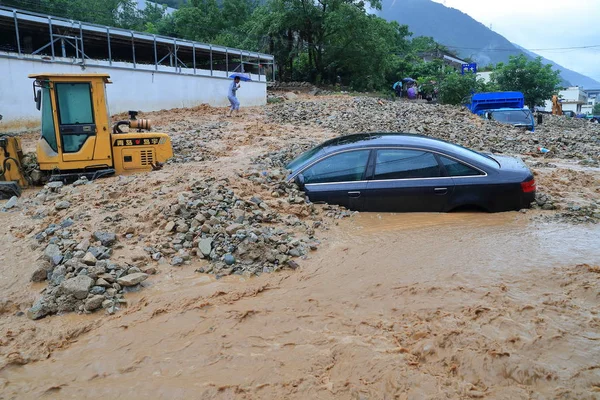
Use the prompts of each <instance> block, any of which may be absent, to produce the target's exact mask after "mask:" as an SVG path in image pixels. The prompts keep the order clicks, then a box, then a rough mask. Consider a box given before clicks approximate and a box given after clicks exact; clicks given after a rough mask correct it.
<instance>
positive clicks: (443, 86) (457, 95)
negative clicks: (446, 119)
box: [438, 71, 484, 105]
mask: <svg viewBox="0 0 600 400" xmlns="http://www.w3.org/2000/svg"><path fill="white" fill-rule="evenodd" d="M482 89H484V83H483V81H482V80H478V79H477V76H476V75H475V74H473V73H466V74H464V75H462V74H460V73H459V72H456V71H453V72H450V73H447V74H446V75H445V76H444V77H443V79H442V80H441V81H440V82H439V94H438V99H439V101H440V102H441V103H443V104H454V105H459V104H465V103H468V102H469V98H470V97H471V95H472V94H473V93H476V92H481V91H483V90H482Z"/></svg>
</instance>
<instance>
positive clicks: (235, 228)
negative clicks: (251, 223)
mask: <svg viewBox="0 0 600 400" xmlns="http://www.w3.org/2000/svg"><path fill="white" fill-rule="evenodd" d="M243 227H244V225H242V224H231V225H229V226H227V228H225V232H227V234H228V235H229V236H233V235H234V234H235V233H236V232H237V231H239V230H240V229H242V228H243Z"/></svg>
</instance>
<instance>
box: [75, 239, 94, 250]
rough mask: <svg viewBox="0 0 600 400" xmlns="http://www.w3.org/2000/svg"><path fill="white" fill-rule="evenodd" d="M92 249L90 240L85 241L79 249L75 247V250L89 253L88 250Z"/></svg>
mask: <svg viewBox="0 0 600 400" xmlns="http://www.w3.org/2000/svg"><path fill="white" fill-rule="evenodd" d="M89 248H90V240H89V239H83V240H82V241H81V242H80V243H79V244H78V245H77V247H75V250H80V251H88V249H89Z"/></svg>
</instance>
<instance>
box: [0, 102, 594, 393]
mask: <svg viewBox="0 0 600 400" xmlns="http://www.w3.org/2000/svg"><path fill="white" fill-rule="evenodd" d="M357 101H358V103H359V104H360V102H363V103H365V104H367V106H365V108H364V109H363V108H360V107H362V106H357V105H356V104H357ZM374 102H375V103H374ZM328 104H329V107H327V105H328ZM344 104H345V105H344ZM344 107H346V110H347V111H345V114H341V112H342V111H343V110H344ZM428 107H430V108H428ZM377 108H381V109H382V110H384V111H385V112H383V111H380V110H378V109H377ZM315 109H316V110H317V111H316V112H315V111H307V110H315ZM417 109H423V110H425V111H424V113H425V114H422V115H419V114H417V111H416V110H417ZM290 110H291V111H290ZM332 110H333V111H335V115H336V117H335V118H328V117H330V116H331V114H332ZM353 110H354V111H353ZM440 110H443V113H442V112H441V111H440ZM314 113H316V114H314ZM390 113H391V116H390ZM224 114H225V110H223V109H212V108H209V107H198V108H195V109H185V110H170V111H163V112H156V113H148V114H147V115H145V116H144V117H149V118H151V119H152V120H153V124H154V126H155V127H157V130H158V129H160V130H162V131H165V132H168V133H169V134H170V135H171V136H172V138H173V141H174V147H175V150H176V157H175V159H174V160H173V162H172V163H169V164H168V165H166V166H165V167H164V169H163V170H161V171H158V172H153V173H150V174H145V175H133V176H128V177H114V178H107V179H103V180H100V181H96V182H93V183H91V184H87V185H82V186H76V187H72V186H68V187H64V188H61V189H60V190H59V191H57V192H51V193H49V192H48V191H47V190H42V191H40V190H39V189H32V190H29V191H27V193H26V194H25V196H24V197H23V198H22V199H20V200H19V203H18V205H17V207H15V208H13V209H10V210H8V211H7V212H2V213H0V226H1V227H2V228H0V268H1V269H0V321H1V324H0V398H15V399H17V398H18V399H21V398H39V397H40V396H46V397H48V398H105V397H107V396H111V397H116V398H169V399H172V398H182V399H183V398H190V397H191V398H211V397H214V398H247V399H254V398H298V399H304V398H323V399H329V398H332V399H333V398H336V399H337V398H342V399H344V398H348V399H383V398H399V399H409V398H410V399H422V398H432V399H434V398H435V399H439V398H490V399H492V398H515V399H520V398H522V399H530V398H531V399H545V398H565V399H588V398H589V399H594V398H597V396H598V393H599V391H600V374H599V372H598V371H599V370H600V366H599V365H598V360H599V359H600V358H599V356H600V331H599V319H598V311H599V309H598V305H599V299H598V283H599V278H600V250H599V249H598V245H599V243H600V239H598V238H600V225H598V224H597V223H596V222H597V220H598V219H599V217H600V215H598V212H599V211H598V205H599V201H600V169H598V167H597V162H598V155H599V151H600V146H599V142H598V133H597V131H595V130H594V129H595V127H594V128H591V129H588V128H589V127H588V126H586V125H581V124H580V125H577V124H579V122H580V121H572V122H571V123H570V122H569V121H565V120H561V119H553V120H552V121H550V120H549V121H548V124H547V125H546V126H547V128H543V129H538V131H537V132H536V133H535V134H533V135H532V134H523V133H522V132H519V131H515V130H513V129H511V128H506V127H502V126H496V124H491V123H489V122H487V121H481V120H478V119H475V118H473V117H472V116H470V115H469V114H468V113H464V112H462V111H459V110H456V109H451V108H447V107H444V108H439V106H427V105H421V104H405V103H403V104H398V103H397V104H392V103H387V102H381V103H379V102H377V100H374V99H364V100H363V99H358V100H357V99H355V98H351V97H343V96H342V97H340V96H332V97H310V96H300V98H299V99H298V100H297V101H290V102H286V103H284V104H277V105H273V106H267V107H264V108H262V107H261V108H247V109H244V110H243V111H242V113H241V115H240V116H239V117H234V118H227V117H226V116H225V115H224ZM315 115H316V116H315ZM398 115H406V117H405V119H404V120H405V121H409V122H407V123H410V124H411V125H410V126H407V127H406V128H403V127H404V125H402V124H400V125H398V126H394V125H393V124H394V123H395V122H394V121H395V118H397V117H398ZM436 115H437V116H438V117H439V118H437V119H436ZM419 118H422V121H421V122H420V123H418V121H419ZM323 121H326V122H325V123H324V122H323ZM327 121H329V122H327ZM332 121H343V125H342V123H338V122H336V123H334V122H332ZM369 121H371V122H369ZM378 121H379V122H378ZM427 121H428V122H427ZM385 124H388V125H385ZM457 124H459V125H460V127H459V128H455V126H456V125H457ZM340 126H342V127H340ZM392 129H393V130H404V131H416V132H418V131H420V130H421V131H425V132H424V133H427V134H431V135H433V136H436V137H443V138H453V140H455V141H458V142H459V143H462V144H466V145H471V146H473V147H477V148H479V149H481V150H490V148H489V147H495V148H496V150H501V151H503V152H505V153H507V154H514V155H518V156H521V157H523V158H524V159H525V161H526V162H527V163H528V164H529V165H530V166H531V167H532V169H533V170H534V172H535V174H536V180H537V181H538V189H539V191H540V193H542V194H543V195H544V196H545V197H543V198H541V199H540V205H539V206H538V207H537V208H536V209H532V210H529V211H527V212H509V213H499V214H483V213H473V214H471V213H469V214H460V213H459V214H413V215H409V214H400V215H391V214H376V213H362V214H354V215H352V216H350V217H347V218H342V217H345V216H347V215H349V214H350V213H344V212H343V210H336V209H332V210H328V209H323V208H312V207H310V205H306V204H305V203H303V202H302V201H300V200H297V199H296V194H295V192H293V191H289V190H290V189H285V190H288V191H287V192H286V191H285V190H284V188H280V186H279V184H278V183H277V182H278V180H277V177H278V176H279V175H277V174H276V173H275V172H274V171H276V168H275V167H276V166H278V165H280V163H281V158H286V157H289V156H291V155H293V154H295V153H297V152H299V151H301V150H302V149H304V148H306V147H307V146H310V145H311V144H313V143H316V142H320V141H322V140H324V139H326V138H330V137H333V136H336V135H338V134H340V133H343V132H344V131H345V130H347V131H348V132H356V131H360V130H370V131H376V130H392ZM478 132H485V133H487V136H486V134H479V135H478ZM503 132H504V133H503ZM452 135H454V136H452ZM502 135H505V140H502ZM526 135H529V136H526ZM561 136H562V138H561ZM577 138H578V139H577ZM25 139H26V143H25V146H26V148H28V149H32V145H33V143H34V139H35V138H34V136H33V135H30V136H26V137H25ZM475 141H477V143H478V145H477V146H475V145H473V143H475ZM536 142H537V144H540V143H541V144H543V145H545V146H551V145H553V146H554V148H553V149H552V150H553V153H552V154H549V155H545V156H541V155H539V154H538V153H537V152H536V149H535V145H536ZM542 142H543V143H542ZM545 143H551V145H546V144H545ZM215 179H216V180H217V181H219V182H222V183H223V185H225V186H226V188H227V190H230V191H231V192H232V196H234V198H235V199H237V200H236V203H235V204H242V205H244V207H246V209H245V212H246V214H251V215H252V217H251V218H250V219H249V220H248V219H247V218H246V217H245V218H246V219H244V218H242V220H244V222H243V223H242V224H245V225H244V227H245V229H246V230H248V231H251V232H250V233H254V232H256V233H257V235H258V237H259V241H258V243H260V241H261V240H262V237H263V236H264V237H267V235H269V238H270V237H271V236H273V235H274V236H276V237H277V240H278V241H277V242H275V241H270V242H269V241H266V240H265V241H264V246H263V247H261V251H265V252H267V251H270V247H268V246H267V245H269V246H271V247H273V248H277V249H278V250H277V251H278V252H279V253H278V254H277V257H279V258H277V257H275V258H276V260H275V261H269V260H266V259H263V258H260V257H259V258H257V259H258V260H260V261H261V262H264V263H265V265H272V266H274V267H267V269H264V270H263V269H256V268H250V264H248V265H247V266H244V267H243V268H240V269H236V268H233V269H231V268H227V266H225V265H219V264H218V263H219V262H220V260H221V259H220V258H218V259H213V260H210V259H209V258H204V257H201V256H200V255H199V254H195V253H194V252H193V251H189V253H190V254H188V255H189V257H183V256H184V254H183V253H185V252H186V251H187V250H186V248H185V247H184V248H183V249H180V250H183V253H181V252H179V251H177V252H175V251H174V249H176V247H173V245H172V243H173V239H174V238H175V239H176V237H177V234H178V233H179V229H180V228H181V227H182V226H183V225H189V221H190V220H189V219H185V218H183V217H182V215H183V214H182V213H183V211H181V210H180V208H178V207H179V206H181V205H182V198H183V199H184V200H186V201H188V200H190V201H191V200H192V199H194V198H195V197H194V196H196V194H197V193H203V195H204V194H205V195H206V196H212V197H215V196H219V195H220V194H219V193H216V194H215V193H212V192H210V191H204V192H203V191H198V190H197V189H196V188H197V187H198V186H199V185H200V186H201V185H205V184H207V182H213V180H215ZM223 193H224V192H223ZM212 197H211V198H212ZM225 197H226V196H225ZM257 198H258V199H260V204H262V203H264V205H263V206H260V207H254V206H253V207H250V205H249V204H251V203H252V202H253V201H252V199H255V200H256V199H257ZM62 201H67V202H69V207H67V208H64V209H62V207H58V208H59V209H58V210H57V207H56V204H57V203H58V202H62ZM184 203H185V201H184ZM254 203H256V204H259V203H257V202H256V201H254ZM206 204H207V207H209V206H210V203H209V202H207V203H206ZM219 204H220V205H219V207H221V204H222V203H219ZM544 205H545V207H544ZM236 207H238V206H237V205H236V206H232V209H233V208H236ZM542 208H546V209H542ZM177 210H179V211H177ZM208 210H209V211H210V209H208ZM230 211H231V210H229V209H228V210H227V214H226V215H230V214H231V212H230ZM256 212H259V213H260V214H256ZM238 213H239V212H238ZM236 215H237V214H236ZM216 217H219V214H218V213H217V214H216ZM182 218H183V219H184V220H185V221H184V222H182V221H181V219H182ZM222 218H224V220H226V221H229V220H227V218H228V217H227V216H223V217H222ZM69 219H70V220H71V221H72V222H73V224H72V225H70V226H69V227H68V228H64V229H62V231H61V235H64V237H63V236H61V238H60V240H61V241H63V242H64V241H69V240H72V241H73V242H77V243H79V242H80V241H83V240H85V239H86V238H89V237H90V236H91V235H92V233H93V232H94V231H98V230H102V231H110V232H114V233H115V234H116V236H117V244H116V245H114V246H113V252H112V254H111V256H110V260H111V262H114V263H116V264H118V265H120V266H121V267H120V268H121V269H127V268H129V269H131V268H136V271H137V269H139V270H140V271H145V272H147V273H148V277H147V279H146V280H145V281H143V282H142V283H141V284H140V285H138V286H136V290H135V291H126V292H125V293H124V294H123V297H122V301H119V302H116V303H114V304H116V306H115V307H114V308H112V309H110V308H107V309H100V310H99V311H96V312H94V313H87V312H85V311H83V312H71V313H59V315H49V316H47V317H45V318H42V319H39V320H37V321H33V320H31V319H29V318H27V316H26V312H27V310H28V309H29V308H30V307H31V305H32V304H33V303H34V302H35V301H36V299H38V298H39V297H40V295H41V293H42V292H44V291H45V290H47V287H48V282H47V281H44V282H41V283H32V282H30V278H31V276H32V274H33V273H34V272H35V270H36V268H37V267H38V266H39V259H40V258H41V257H42V255H43V253H44V249H45V246H47V244H48V240H52V239H51V238H44V239H43V240H39V237H38V238H37V239H36V237H35V236H36V235H37V234H38V233H39V232H42V231H44V230H45V229H47V227H48V226H49V225H50V224H52V223H56V224H61V222H64V221H65V220H69ZM171 221H173V222H174V223H175V225H174V226H175V228H173V230H168V229H166V228H165V226H168V223H169V222H171ZM229 222H231V221H229ZM229 222H228V223H229ZM215 226H216V227H218V224H217V225H215ZM216 227H215V228H214V229H217V231H218V228H216ZM189 229H190V231H192V232H193V231H194V228H193V227H191V228H189ZM265 229H272V230H275V231H273V232H274V233H273V232H271V231H269V232H270V233H265ZM65 230H67V231H68V232H66V233H65V232H64V231H65ZM198 232H200V231H199V230H198ZM202 232H203V233H202V234H201V235H198V234H196V235H195V236H194V239H193V240H194V242H193V247H194V248H195V247H196V245H197V243H196V242H195V241H196V240H199V239H201V238H202V237H204V235H208V234H210V235H212V234H214V235H215V236H214V237H215V238H216V237H218V235H219V234H220V233H219V232H211V231H207V232H204V231H202ZM261 235H262V236H261ZM281 245H284V249H281ZM248 246H249V248H248V249H247V250H248V253H251V252H252V246H251V245H248ZM265 246H266V247H265ZM294 246H295V247H294ZM304 247H305V250H306V252H305V253H302V252H301V251H300V250H299V249H303V248H304ZM149 248H154V249H159V250H160V251H159V252H160V253H161V254H162V256H161V257H160V258H158V259H155V258H154V255H155V254H157V253H156V252H154V251H148V249H149ZM284 250H285V251H284ZM293 250H298V251H296V252H295V253H294V252H293ZM238 253H239V251H238V250H236V252H235V253H233V254H234V255H236V257H242V256H241V255H240V256H238ZM179 254H181V255H182V261H183V263H181V264H179V265H173V259H174V257H178V256H179ZM219 257H220V254H219ZM281 257H283V258H281ZM289 261H293V263H291V264H290V263H289ZM175 264H177V263H175ZM269 268H270V269H269ZM199 271H210V272H211V273H209V274H206V273H202V272H199ZM114 304H113V305H114ZM109 311H110V312H112V313H109Z"/></svg>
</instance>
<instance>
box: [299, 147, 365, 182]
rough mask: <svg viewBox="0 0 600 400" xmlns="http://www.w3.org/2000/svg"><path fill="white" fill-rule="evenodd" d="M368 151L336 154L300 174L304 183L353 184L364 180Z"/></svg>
mask: <svg viewBox="0 0 600 400" xmlns="http://www.w3.org/2000/svg"><path fill="white" fill-rule="evenodd" d="M369 152H370V150H355V151H347V152H344V153H340V154H336V155H333V156H331V157H327V158H326V159H324V160H321V161H319V162H317V163H316V164H315V165H313V166H312V167H309V168H307V169H306V170H304V171H303V172H302V175H303V176H304V183H328V182H353V181H360V180H363V179H364V175H365V169H366V167H367V161H368V160H369Z"/></svg>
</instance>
